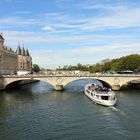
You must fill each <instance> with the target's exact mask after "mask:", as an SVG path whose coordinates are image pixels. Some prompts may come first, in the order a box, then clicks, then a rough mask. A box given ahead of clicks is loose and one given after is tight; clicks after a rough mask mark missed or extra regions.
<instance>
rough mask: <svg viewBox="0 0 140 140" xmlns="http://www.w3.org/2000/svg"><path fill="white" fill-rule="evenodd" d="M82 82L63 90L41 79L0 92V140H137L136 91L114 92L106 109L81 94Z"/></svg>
mask: <svg viewBox="0 0 140 140" xmlns="http://www.w3.org/2000/svg"><path fill="white" fill-rule="evenodd" d="M86 83H88V81H78V82H73V83H71V84H69V85H67V86H66V87H65V90H64V91H63V92H56V91H53V90H52V87H51V86H49V85H47V84H46V83H41V82H39V83H35V84H32V85H28V86H25V87H20V88H16V89H13V90H9V91H3V92H0V140H132V139H133V140H139V139H140V90H127V91H119V92H116V95H117V98H118V102H117V105H116V106H115V107H111V108H109V107H104V106H100V105H96V104H94V103H93V102H92V101H91V100H89V98H87V97H86V96H85V95H84V91H83V87H84V85H85V84H86Z"/></svg>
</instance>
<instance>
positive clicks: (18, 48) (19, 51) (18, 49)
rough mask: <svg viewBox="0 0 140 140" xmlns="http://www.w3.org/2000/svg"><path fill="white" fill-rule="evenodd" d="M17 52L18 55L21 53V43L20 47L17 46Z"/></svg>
mask: <svg viewBox="0 0 140 140" xmlns="http://www.w3.org/2000/svg"><path fill="white" fill-rule="evenodd" d="M16 53H17V54H18V55H21V48H20V45H19V44H18V47H17V50H16Z"/></svg>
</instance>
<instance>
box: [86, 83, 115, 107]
mask: <svg viewBox="0 0 140 140" xmlns="http://www.w3.org/2000/svg"><path fill="white" fill-rule="evenodd" d="M85 95H86V96H88V97H89V98H90V99H91V100H92V101H93V102H95V103H97V104H100V105H104V106H114V105H115V104H116V101H117V99H116V96H115V93H114V92H113V91H111V89H108V88H105V87H104V88H103V87H101V86H99V85H96V84H94V83H90V84H88V85H86V87H85Z"/></svg>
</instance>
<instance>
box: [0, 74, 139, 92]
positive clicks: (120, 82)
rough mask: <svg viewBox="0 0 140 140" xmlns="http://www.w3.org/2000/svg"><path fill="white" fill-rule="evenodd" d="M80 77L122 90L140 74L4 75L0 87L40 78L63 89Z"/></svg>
mask: <svg viewBox="0 0 140 140" xmlns="http://www.w3.org/2000/svg"><path fill="white" fill-rule="evenodd" d="M80 79H96V80H99V81H100V82H101V83H102V84H103V85H104V86H108V87H110V88H112V89H113V90H120V88H121V87H122V86H124V85H127V84H128V83H129V82H131V81H134V80H140V75H132V74H130V75H122V74H121V75H118V74H116V75H95V74H85V75H26V76H17V75H7V76H6V75H4V76H1V77H0V89H5V88H7V87H8V86H9V85H11V84H13V83H14V84H18V83H19V82H21V81H25V82H26V81H29V82H32V81H35V80H40V81H44V82H47V83H49V84H51V85H52V86H53V87H54V89H55V90H63V88H64V86H65V85H67V84H68V83H70V82H72V81H75V80H80ZM23 83H24V82H23Z"/></svg>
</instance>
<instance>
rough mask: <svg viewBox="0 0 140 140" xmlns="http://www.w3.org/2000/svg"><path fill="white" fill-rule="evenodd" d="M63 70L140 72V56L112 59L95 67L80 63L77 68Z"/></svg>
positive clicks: (67, 67)
mask: <svg viewBox="0 0 140 140" xmlns="http://www.w3.org/2000/svg"><path fill="white" fill-rule="evenodd" d="M62 69H63V70H81V71H90V72H108V71H125V70H131V71H134V72H140V55H138V54H132V55H128V56H124V57H121V58H118V59H112V60H111V61H108V62H105V63H97V64H95V65H90V66H89V65H82V64H80V63H78V64H77V66H71V65H70V66H68V65H66V66H64V67H63V68H62Z"/></svg>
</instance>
